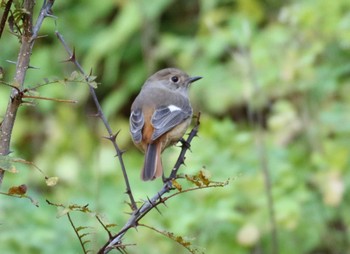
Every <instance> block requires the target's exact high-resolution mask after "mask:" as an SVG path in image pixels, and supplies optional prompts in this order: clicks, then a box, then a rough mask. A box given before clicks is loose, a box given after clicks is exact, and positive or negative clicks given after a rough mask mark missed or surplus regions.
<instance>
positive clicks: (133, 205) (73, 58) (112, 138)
mask: <svg viewBox="0 0 350 254" xmlns="http://www.w3.org/2000/svg"><path fill="white" fill-rule="evenodd" d="M55 33H56V36H57V38H58V39H59V41H60V42H61V43H62V45H63V46H64V48H65V49H66V51H67V53H68V54H69V59H68V60H67V61H70V62H72V63H74V65H75V66H76V67H77V68H78V71H79V72H80V73H81V74H83V75H84V77H85V80H86V82H87V83H89V77H90V75H87V74H86V73H85V71H84V69H83V68H82V67H81V65H80V63H79V62H78V60H77V59H76V56H75V51H74V50H73V51H72V50H71V49H70V48H69V46H68V45H67V43H66V42H65V40H64V38H63V36H62V35H61V34H60V33H59V32H58V31H56V32H55ZM89 89H90V94H91V97H92V99H93V101H94V103H95V106H96V108H97V115H98V116H99V117H100V118H101V120H102V122H103V124H104V126H105V128H106V129H107V132H108V135H109V136H108V137H107V139H108V140H110V141H111V142H112V144H113V146H114V149H115V151H116V153H117V157H118V159H119V164H120V166H121V169H122V172H123V177H124V181H125V185H126V193H127V194H128V196H129V199H130V205H131V209H132V210H133V211H135V210H137V206H136V202H135V199H134V196H133V194H132V192H131V187H130V183H129V179H128V175H127V173H126V169H125V164H124V161H123V151H122V150H121V149H120V148H119V146H118V144H117V142H116V138H117V135H118V133H119V132H117V133H116V134H114V133H113V131H112V128H111V127H110V125H109V123H108V121H107V118H106V116H105V115H104V113H103V111H102V108H101V105H100V103H99V101H98V99H97V95H96V93H95V90H94V88H93V87H92V86H91V85H89Z"/></svg>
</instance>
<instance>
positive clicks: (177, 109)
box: [168, 105, 181, 112]
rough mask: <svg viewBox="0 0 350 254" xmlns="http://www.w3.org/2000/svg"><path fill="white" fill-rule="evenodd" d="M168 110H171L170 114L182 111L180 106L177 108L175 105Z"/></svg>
mask: <svg viewBox="0 0 350 254" xmlns="http://www.w3.org/2000/svg"><path fill="white" fill-rule="evenodd" d="M168 109H169V110H170V112H174V111H179V110H181V108H179V107H178V106H175V105H169V106H168Z"/></svg>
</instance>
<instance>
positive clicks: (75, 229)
mask: <svg viewBox="0 0 350 254" xmlns="http://www.w3.org/2000/svg"><path fill="white" fill-rule="evenodd" d="M67 217H68V220H69V223H70V225H71V226H72V228H73V230H74V232H75V234H76V235H77V237H78V239H79V242H80V246H81V248H82V249H83V251H84V253H87V252H86V249H85V244H84V242H83V239H82V238H81V237H80V235H79V232H78V229H77V228H76V227H75V225H74V223H73V220H72V218H71V217H70V214H69V212H68V213H67Z"/></svg>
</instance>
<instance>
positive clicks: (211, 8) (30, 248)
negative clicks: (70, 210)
mask: <svg viewBox="0 0 350 254" xmlns="http://www.w3.org/2000/svg"><path fill="white" fill-rule="evenodd" d="M41 2H42V1H38V2H37V5H38V6H37V11H38V10H39V8H40V5H41ZM53 11H54V15H56V16H57V20H56V21H55V20H53V19H51V20H50V19H47V20H45V22H44V26H43V29H42V30H41V34H43V35H44V34H45V35H47V37H44V38H41V39H39V40H38V41H37V42H36V44H35V47H34V51H33V55H32V57H31V65H32V66H35V67H37V68H39V69H36V70H34V69H30V70H29V71H28V75H27V79H26V87H34V86H35V85H37V84H42V83H44V82H45V81H44V78H47V79H49V80H55V79H63V78H64V77H69V76H70V74H71V73H72V72H73V71H74V66H72V65H71V64H69V63H64V62H62V61H63V60H65V59H67V54H66V52H65V51H64V49H63V47H62V45H61V44H60V43H59V42H58V40H57V39H56V37H55V35H54V31H55V30H56V29H57V30H58V31H60V32H61V33H62V34H63V36H64V37H65V39H66V41H67V42H69V43H70V45H71V46H72V47H75V49H76V54H77V57H78V59H79V61H80V62H81V63H82V64H83V67H84V68H85V70H87V71H88V70H90V69H92V72H93V74H94V75H96V76H97V81H98V82H99V83H100V85H99V87H98V89H97V93H98V97H99V99H100V101H101V103H102V106H103V110H104V112H105V113H106V115H107V116H108V119H109V121H110V123H111V125H112V127H113V129H114V130H115V131H118V130H121V133H120V135H119V136H118V142H119V144H120V146H121V147H122V148H125V149H126V150H127V153H126V154H125V156H124V159H125V163H126V165H127V170H128V173H129V176H130V181H131V184H132V188H133V190H134V194H135V197H136V199H137V200H141V199H145V198H146V197H147V196H151V195H152V194H154V193H155V191H156V190H158V189H159V188H160V186H161V181H158V180H157V181H154V182H146V183H144V182H141V181H140V178H139V171H140V165H142V154H140V153H139V152H138V151H137V150H136V149H135V148H134V147H133V145H132V143H131V139H130V136H129V133H128V114H129V108H130V105H131V102H132V101H133V99H134V97H135V96H136V95H137V93H138V91H139V89H140V87H141V85H142V84H143V82H144V80H145V79H146V77H147V76H149V75H150V74H152V73H153V72H154V71H156V70H158V69H160V68H163V67H167V66H176V67H179V68H181V69H183V70H186V72H188V73H189V74H190V75H201V76H203V77H204V79H202V80H201V81H199V82H198V83H196V84H194V85H193V87H192V89H191V94H190V96H191V101H192V103H193V106H194V109H195V111H196V112H198V111H201V113H202V122H201V128H200V133H199V135H200V136H199V138H196V139H195V140H194V142H193V145H192V153H189V154H188V155H187V160H186V165H187V166H186V167H184V168H182V172H186V173H187V172H188V173H196V172H198V171H199V170H200V169H203V168H205V170H207V171H208V172H210V174H211V176H212V179H213V180H218V181H225V180H226V179H228V178H230V179H231V181H230V184H229V185H228V186H226V187H224V188H217V189H209V190H204V191H197V192H191V193H186V194H184V195H180V196H178V197H176V198H174V199H172V200H170V201H169V202H168V203H167V206H168V208H166V207H162V208H161V212H162V215H159V214H158V213H157V212H155V211H154V212H152V213H151V214H149V215H148V216H146V217H145V218H144V219H143V220H142V222H143V223H145V224H148V225H151V226H154V227H156V228H158V229H161V230H167V231H170V232H173V233H175V234H177V235H182V236H186V237H188V239H190V240H191V241H192V243H193V246H194V247H195V248H198V249H199V250H200V251H203V252H205V253H271V252H272V244H271V238H272V237H271V223H270V218H269V209H268V202H267V194H266V187H265V183H264V174H263V170H262V168H263V167H264V165H265V166H267V168H268V170H269V173H270V181H271V187H272V197H273V201H274V211H275V218H276V224H277V233H278V234H277V236H278V238H277V240H278V246H279V252H280V253H296V252H297V253H348V252H349V250H350V247H349V241H350V236H349V229H348V227H349V225H350V216H349V212H348V211H349V209H350V207H349V201H350V200H349V199H350V197H349V184H350V173H349V172H350V171H349V165H350V162H349V151H350V135H349V134H350V115H349V112H350V85H349V81H350V79H349V74H350V64H349V57H350V53H349V52H350V51H349V48H350V2H349V1H348V0H335V1H317V0H303V1H301V0H299V1H297V0H296V1H275V0H264V1H263V0H261V1H259V0H236V1H233V0H202V1H192V0H190V1H188V0H186V1H185V0H178V1H171V0H154V1H152V3H150V2H148V1H142V0H139V1H136V0H134V1H123V0H114V1H112V0H100V1H92V0H85V1H82V0H79V1H57V2H56V3H55V5H54V8H53ZM18 48H19V43H18V40H17V38H16V37H15V36H12V35H11V34H10V33H9V31H8V28H7V30H6V31H5V33H4V34H3V37H2V38H1V40H0V52H1V53H0V65H1V66H2V67H3V69H4V71H5V74H4V80H5V81H7V82H11V81H12V77H13V74H14V69H15V67H14V65H13V64H11V63H9V62H7V61H6V60H12V61H14V60H15V59H16V57H17V53H18ZM37 92H38V94H39V95H41V96H45V97H53V98H64V99H73V100H78V103H77V104H75V105H71V104H65V103H55V102H52V101H51V102H50V101H34V104H33V103H32V104H30V105H27V106H23V107H21V109H20V112H19V115H18V117H17V121H16V124H15V129H14V133H13V141H12V151H13V153H12V154H11V155H12V156H13V157H15V158H22V159H25V160H27V161H32V162H34V163H35V164H36V165H37V166H38V167H39V168H40V169H42V170H43V171H44V172H45V174H47V175H50V176H58V177H59V183H58V184H57V185H56V186H55V187H47V186H46V184H45V181H44V177H43V175H42V174H41V173H40V172H39V171H38V170H36V169H35V168H34V167H32V166H29V165H23V164H21V163H17V164H16V168H17V170H18V171H19V172H18V173H17V174H10V173H7V174H6V176H5V179H4V183H3V185H2V191H5V192H6V190H7V189H8V188H10V187H11V186H17V185H20V184H26V185H27V186H28V195H30V196H31V197H32V198H34V199H35V200H37V201H38V202H39V207H35V206H34V205H33V204H32V203H31V202H29V201H28V200H26V199H16V198H11V197H8V196H5V195H1V196H0V197H1V198H0V230H1V233H0V246H1V252H2V253H80V252H81V248H80V246H79V243H78V240H77V238H76V237H75V235H74V232H73V230H72V229H71V227H70V225H69V222H68V220H67V218H66V217H60V218H57V217H56V216H57V214H59V212H60V211H57V209H56V208H55V207H53V206H50V205H48V204H47V203H46V202H45V200H46V199H48V200H50V201H52V202H55V203H62V204H81V205H84V204H89V207H90V209H92V210H94V211H96V212H98V213H100V214H102V215H103V218H104V219H105V220H106V221H109V222H110V223H115V224H117V225H122V224H123V222H125V220H126V219H127V218H128V215H127V214H126V212H128V211H129V208H128V206H127V205H126V204H125V203H124V201H126V200H127V197H126V195H124V194H123V192H124V191H125V188H124V182H123V179H122V174H121V171H120V168H119V165H118V163H117V161H116V159H115V158H114V151H113V148H112V146H111V144H110V143H109V142H108V141H106V140H104V139H103V138H102V136H104V135H106V132H105V130H104V128H103V126H102V124H101V122H100V121H99V120H98V119H96V118H95V117H93V114H94V113H95V108H94V106H93V103H92V101H91V98H90V97H89V92H88V88H87V87H86V86H85V85H83V84H79V83H69V84H61V83H58V84H53V85H48V86H44V87H42V88H40V89H39V90H38V91H37ZM8 96H9V89H8V87H5V86H0V115H4V112H5V108H6V105H7V100H8ZM259 118H260V119H259ZM178 152H179V149H178V148H176V147H174V148H171V149H169V150H168V151H166V152H165V154H164V158H163V162H164V164H165V168H168V169H170V168H171V166H172V165H173V163H174V162H175V160H176V157H177V155H178ZM73 219H74V221H75V222H76V223H77V225H81V226H89V227H91V228H88V229H87V231H88V232H91V233H92V234H91V235H89V239H90V240H91V241H92V242H91V243H90V245H89V246H90V248H91V249H97V248H98V247H100V246H101V244H102V243H103V241H104V240H106V237H107V235H106V234H105V233H104V232H103V230H101V229H100V227H99V225H98V224H97V223H96V220H95V219H94V218H93V217H92V216H90V215H88V214H83V213H74V214H73ZM125 243H129V244H136V246H130V247H129V253H154V254H157V253H186V250H185V249H183V248H182V247H180V246H179V245H177V244H176V243H175V242H172V241H171V240H169V239H167V238H164V237H163V236H160V235H158V234H156V233H155V232H153V231H150V230H149V229H146V228H139V229H138V231H136V230H135V231H131V232H129V233H128V234H127V235H126V238H125ZM296 246H297V250H296V249H295V248H296Z"/></svg>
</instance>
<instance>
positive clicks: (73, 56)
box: [69, 47, 76, 63]
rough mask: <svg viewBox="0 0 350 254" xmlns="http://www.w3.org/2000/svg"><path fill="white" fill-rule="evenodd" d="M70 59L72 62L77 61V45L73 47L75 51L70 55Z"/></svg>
mask: <svg viewBox="0 0 350 254" xmlns="http://www.w3.org/2000/svg"><path fill="white" fill-rule="evenodd" d="M69 60H70V61H71V62H73V63H74V62H75V61H76V58H75V47H73V53H72V55H71V56H70V57H69Z"/></svg>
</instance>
